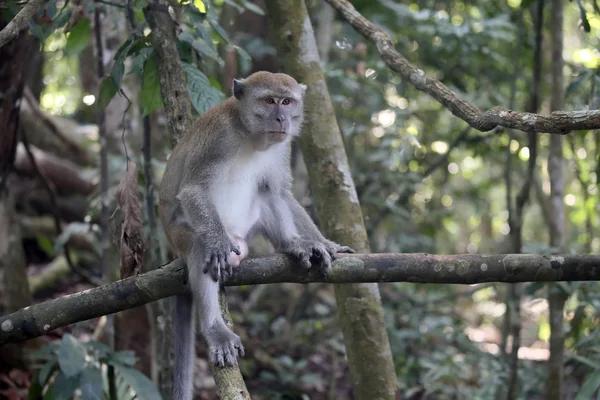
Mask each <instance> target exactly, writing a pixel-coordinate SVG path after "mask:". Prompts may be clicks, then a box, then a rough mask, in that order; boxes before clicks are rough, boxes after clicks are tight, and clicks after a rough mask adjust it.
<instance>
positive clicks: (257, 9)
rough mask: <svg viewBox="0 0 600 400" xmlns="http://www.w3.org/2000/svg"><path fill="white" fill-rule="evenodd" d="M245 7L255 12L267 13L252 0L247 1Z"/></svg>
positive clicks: (259, 13)
mask: <svg viewBox="0 0 600 400" xmlns="http://www.w3.org/2000/svg"><path fill="white" fill-rule="evenodd" d="M244 7H246V9H248V10H250V11H252V12H253V13H255V14H258V15H265V12H264V11H263V9H262V8H260V7H259V6H257V5H256V4H254V3H252V2H249V1H246V2H245V3H244Z"/></svg>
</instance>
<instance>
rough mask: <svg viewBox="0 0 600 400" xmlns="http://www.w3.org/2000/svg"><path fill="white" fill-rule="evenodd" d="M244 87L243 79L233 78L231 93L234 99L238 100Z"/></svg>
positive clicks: (244, 81) (242, 93)
mask: <svg viewBox="0 0 600 400" xmlns="http://www.w3.org/2000/svg"><path fill="white" fill-rule="evenodd" d="M245 87H246V80H245V79H235V78H233V95H234V96H235V98H236V99H238V100H240V99H241V98H242V96H243V95H244V88H245Z"/></svg>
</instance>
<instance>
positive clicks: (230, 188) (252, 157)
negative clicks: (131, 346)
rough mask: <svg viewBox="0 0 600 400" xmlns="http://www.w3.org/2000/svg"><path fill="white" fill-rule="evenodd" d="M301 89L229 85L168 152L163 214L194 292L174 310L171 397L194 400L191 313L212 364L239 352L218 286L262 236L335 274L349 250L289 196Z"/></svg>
mask: <svg viewBox="0 0 600 400" xmlns="http://www.w3.org/2000/svg"><path fill="white" fill-rule="evenodd" d="M305 91H306V85H303V84H299V83H298V82H296V80H295V79H294V78H292V77H290V76H288V75H286V74H273V73H270V72H256V73H254V74H252V75H251V76H249V77H248V78H246V79H240V80H238V79H234V80H233V96H231V97H229V98H228V99H227V100H225V101H223V102H222V103H221V104H219V105H217V106H216V107H214V108H212V109H211V110H209V111H207V112H206V113H205V114H204V115H202V116H201V117H200V118H199V119H198V120H197V121H196V122H195V123H194V125H193V128H192V129H191V130H190V131H189V132H187V134H186V135H185V136H184V137H183V138H182V139H181V140H180V142H179V143H178V144H177V146H176V147H175V148H174V149H173V152H172V154H171V157H170V158H169V160H168V162H167V167H166V170H165V174H164V177H163V179H162V183H161V186H160V217H161V222H162V225H163V227H164V229H165V232H166V235H167V237H168V239H169V242H170V244H171V246H172V247H173V249H174V251H175V252H176V253H177V254H178V256H179V257H180V258H182V259H183V260H184V261H185V263H186V264H187V268H188V278H189V283H190V286H191V292H192V293H191V295H189V294H186V295H178V296H177V299H176V311H175V318H174V319H175V327H174V328H175V332H174V333H175V337H174V340H175V379H174V399H176V400H190V399H191V398H192V389H193V385H192V380H193V360H194V330H193V327H194V321H193V314H194V313H193V308H194V305H195V307H196V312H197V314H198V316H199V318H200V327H201V332H202V334H203V336H204V338H205V339H206V342H207V343H208V348H209V355H210V361H211V362H212V363H214V364H216V365H219V366H227V365H233V364H235V363H236V362H237V356H238V355H240V356H243V355H244V347H243V346H242V343H241V341H240V338H239V336H238V335H236V334H235V333H233V332H232V331H231V330H230V329H229V328H228V327H227V326H226V325H225V322H224V320H223V317H222V316H221V310H220V308H219V300H218V292H219V281H220V280H222V279H224V278H227V277H228V276H229V275H230V274H231V273H232V266H237V265H239V264H240V262H241V261H242V259H243V258H244V257H246V255H247V254H248V247H247V244H246V240H248V238H249V237H250V236H251V235H254V234H257V233H260V234H263V235H264V236H265V237H266V238H267V239H269V240H270V241H271V243H272V244H273V245H274V247H275V248H276V249H277V251H279V252H281V253H284V254H288V255H290V256H292V257H294V258H296V259H297V260H298V262H299V263H300V265H302V266H303V267H305V268H311V266H313V265H314V266H316V267H317V268H320V269H321V270H322V271H323V272H325V273H327V272H329V271H330V270H331V262H332V260H333V259H334V258H335V255H336V253H353V252H354V250H352V249H351V248H349V247H347V246H341V245H339V244H337V243H334V242H332V241H330V240H327V239H325V237H323V235H322V234H321V233H320V232H319V230H318V228H317V227H316V226H315V224H314V223H313V221H312V220H311V219H310V217H309V216H308V214H307V213H306V212H305V210H304V209H303V208H302V206H301V205H300V204H299V203H298V202H297V201H296V200H295V199H294V197H293V195H292V193H291V190H290V189H291V181H292V176H291V171H290V162H289V158H290V151H291V140H292V138H293V137H295V136H297V135H298V134H299V133H300V127H301V125H302V122H303V119H304V94H305Z"/></svg>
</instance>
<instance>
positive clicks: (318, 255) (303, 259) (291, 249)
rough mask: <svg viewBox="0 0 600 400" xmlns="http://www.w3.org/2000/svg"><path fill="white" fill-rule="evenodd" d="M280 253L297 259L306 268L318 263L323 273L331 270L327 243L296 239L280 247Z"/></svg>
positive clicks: (330, 258)
mask: <svg viewBox="0 0 600 400" xmlns="http://www.w3.org/2000/svg"><path fill="white" fill-rule="evenodd" d="M282 253H284V254H289V255H290V256H292V257H294V258H296V259H298V261H299V262H300V265H301V266H302V267H304V268H306V269H310V268H312V266H313V265H318V266H319V267H320V268H321V270H322V271H323V272H324V273H325V274H328V273H329V272H331V261H332V257H331V254H330V253H329V251H328V248H327V243H321V242H317V241H313V240H296V241H294V242H291V243H288V244H287V245H286V246H285V247H284V248H283V249H282Z"/></svg>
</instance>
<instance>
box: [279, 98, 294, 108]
mask: <svg viewBox="0 0 600 400" xmlns="http://www.w3.org/2000/svg"><path fill="white" fill-rule="evenodd" d="M291 102H292V101H291V100H290V99H283V101H282V102H281V104H283V105H284V106H287V105H288V104H290V103H291Z"/></svg>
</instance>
